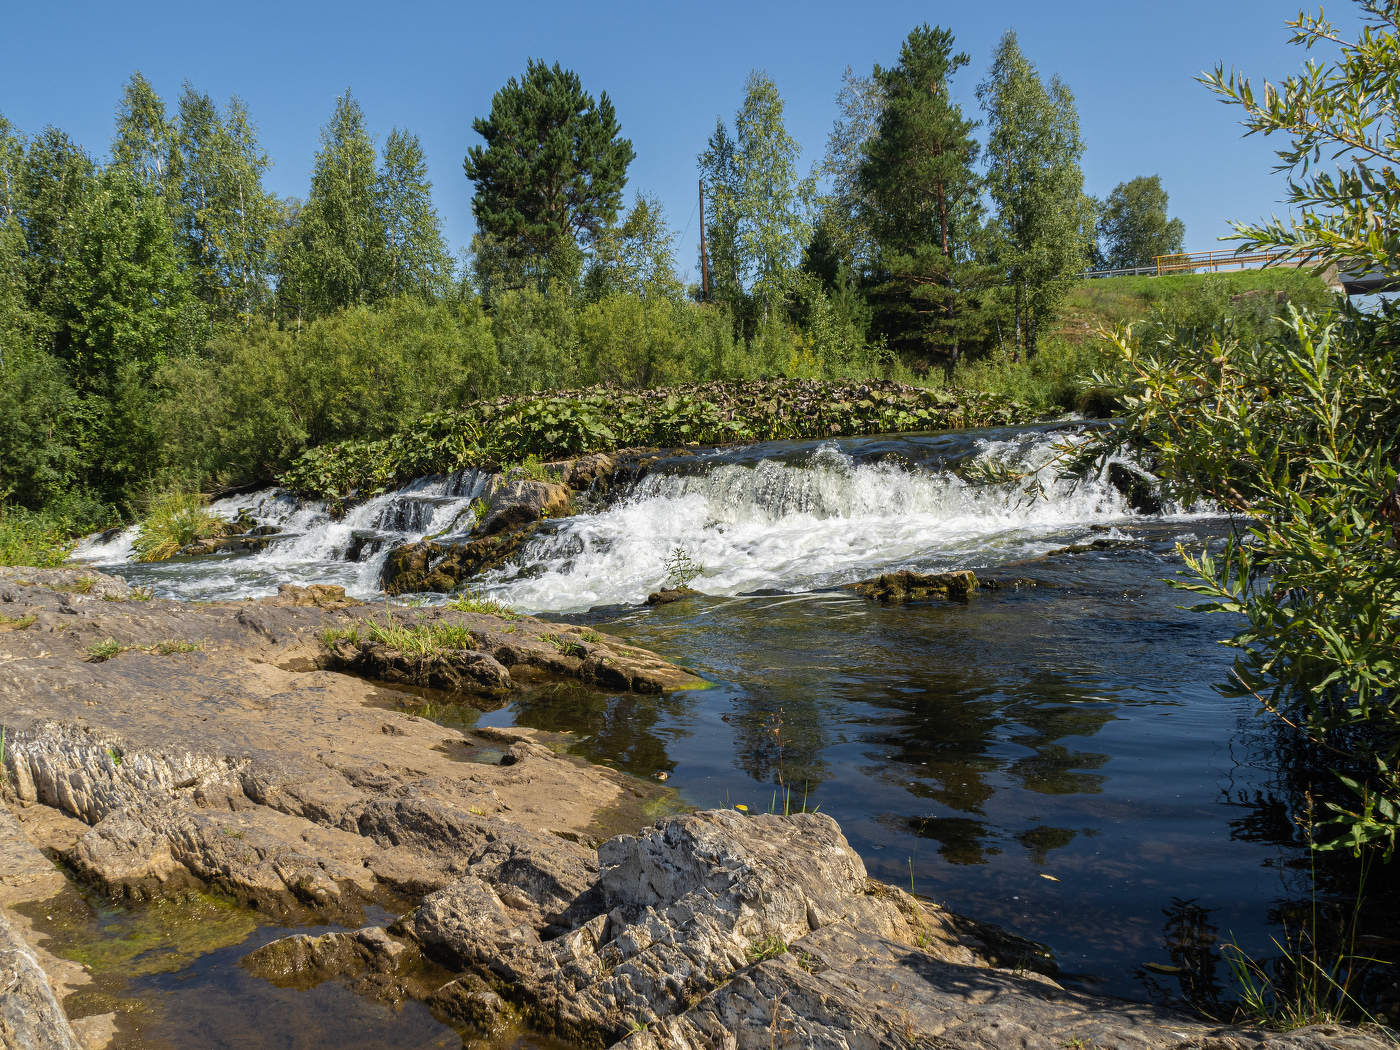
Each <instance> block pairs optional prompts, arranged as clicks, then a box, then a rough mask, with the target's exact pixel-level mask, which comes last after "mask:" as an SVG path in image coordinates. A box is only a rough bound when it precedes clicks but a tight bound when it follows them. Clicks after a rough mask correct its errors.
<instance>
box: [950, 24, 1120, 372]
mask: <svg viewBox="0 0 1400 1050" xmlns="http://www.w3.org/2000/svg"><path fill="white" fill-rule="evenodd" d="M977 97H978V98H979V99H980V100H981V102H982V106H983V108H984V109H985V110H986V113H987V146H986V150H985V153H984V159H985V161H986V164H987V189H988V192H989V193H990V196H991V198H992V200H993V202H994V203H995V204H996V206H997V215H996V219H995V223H994V227H993V229H994V232H995V235H996V240H995V242H994V244H993V245H992V246H991V248H990V255H991V259H990V262H991V264H992V265H994V266H996V267H997V269H998V271H999V272H1000V274H1001V279H1002V282H1003V283H1004V284H1005V285H1007V287H1008V291H1009V296H1010V300H1011V305H1012V310H1013V326H1014V327H1013V333H1012V334H1013V347H1014V350H1015V351H1016V352H1020V351H1022V350H1024V351H1025V352H1026V353H1027V354H1034V353H1035V349H1036V340H1037V338H1038V336H1039V335H1040V333H1041V332H1042V331H1043V330H1044V329H1045V328H1046V326H1047V325H1048V324H1049V322H1050V320H1051V319H1052V318H1053V317H1054V315H1055V312H1056V309H1057V308H1058V306H1059V304H1060V301H1061V300H1062V299H1063V298H1064V296H1065V293H1066V292H1067V291H1068V290H1069V287H1070V285H1071V284H1072V282H1073V277H1074V275H1075V274H1076V273H1079V272H1080V271H1081V270H1082V269H1083V264H1084V261H1085V258H1086V256H1087V253H1088V247H1089V242H1090V241H1091V240H1092V233H1091V231H1090V226H1091V224H1092V218H1093V207H1092V202H1090V200H1089V199H1088V198H1087V197H1086V196H1085V195H1084V174H1083V172H1082V171H1080V168H1079V158H1080V157H1081V156H1082V155H1083V153H1084V143H1083V141H1082V140H1081V139H1080V137H1079V117H1078V114H1077V113H1076V111H1075V108H1074V96H1073V95H1071V94H1070V90H1069V88H1068V87H1067V86H1066V85H1065V84H1064V82H1063V81H1061V80H1060V78H1059V77H1052V78H1051V80H1050V85H1049V88H1048V89H1047V88H1046V86H1045V85H1044V84H1043V83H1041V80H1040V76H1039V75H1038V74H1037V73H1036V70H1035V67H1034V66H1033V65H1032V64H1031V63H1030V61H1029V60H1028V59H1027V58H1026V56H1025V54H1024V53H1022V51H1021V48H1020V45H1019V44H1018V43H1017V40H1016V34H1015V33H1014V32H1012V31H1008V32H1007V33H1006V35H1005V36H1003V37H1002V39H1001V43H1000V45H998V47H997V53H996V56H995V58H994V60H993V62H992V69H991V72H990V74H989V75H988V77H987V79H986V81H984V82H983V84H982V86H981V87H979V88H978V89H977Z"/></svg>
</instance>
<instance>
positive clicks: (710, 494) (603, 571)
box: [479, 435, 1185, 612]
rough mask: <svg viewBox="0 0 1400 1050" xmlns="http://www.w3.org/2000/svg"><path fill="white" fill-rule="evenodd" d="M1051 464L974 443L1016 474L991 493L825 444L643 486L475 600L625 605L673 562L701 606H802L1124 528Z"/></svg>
mask: <svg viewBox="0 0 1400 1050" xmlns="http://www.w3.org/2000/svg"><path fill="white" fill-rule="evenodd" d="M1058 454H1059V453H1058V448H1057V444H1056V442H1055V441H1052V440H1051V439H1049V438H1046V437H1044V436H1040V435H1037V436H1031V437H1026V438H1022V439H1018V440H1011V441H983V442H980V443H979V448H978V450H977V452H976V453H975V455H974V456H973V457H972V458H973V459H976V460H980V461H982V462H984V463H994V464H998V465H1000V466H1002V467H1010V468H1013V469H1014V470H1015V472H1016V473H1018V474H1020V475H1021V476H1020V479H1019V480H1018V481H1015V482H1009V483H1006V484H997V485H984V484H971V483H969V482H967V481H964V480H963V479H962V478H961V477H959V476H958V475H957V474H955V473H953V472H952V471H947V470H940V471H925V470H918V469H911V468H908V467H906V466H902V465H896V464H891V463H857V462H856V461H855V460H854V459H853V458H852V457H851V456H849V455H847V454H846V453H844V452H842V451H840V450H839V449H838V448H837V447H836V446H834V445H828V446H823V447H821V448H819V449H817V450H816V451H814V452H813V453H812V454H811V455H810V457H809V458H808V459H807V460H806V461H805V462H799V463H791V462H779V461H776V460H764V461H760V462H759V463H758V464H757V465H755V466H740V465H736V464H727V465H723V466H718V467H716V468H714V469H712V470H710V471H708V472H706V473H704V474H698V475H686V476H676V475H653V476H651V477H647V478H645V479H643V481H642V482H641V483H640V484H639V485H637V486H636V488H635V489H634V491H633V492H632V493H631V494H630V495H629V496H628V497H627V498H625V499H624V500H622V501H621V502H619V503H618V504H616V505H614V506H612V507H610V508H609V509H607V510H605V511H603V512H601V513H597V514H587V515H580V516H577V517H574V518H570V519H567V520H565V521H563V522H561V523H560V524H559V526H558V528H557V529H556V530H555V531H554V532H553V533H552V534H550V535H547V536H543V537H541V538H539V539H537V540H535V541H533V542H532V543H530V544H529V545H528V546H527V547H526V548H525V550H524V551H523V552H522V553H521V556H520V558H519V560H518V563H517V564H515V565H512V566H508V567H507V568H505V569H503V570H499V571H497V572H494V573H492V574H489V575H488V576H487V577H486V579H485V580H484V581H483V585H482V586H481V587H480V588H479V589H480V590H482V591H483V592H484V593H486V594H489V595H491V596H493V597H498V598H500V599H501V600H503V601H505V602H507V603H510V604H512V605H515V606H516V607H518V608H521V609H528V610H531V611H545V610H549V611H556V612H564V611H581V610H585V609H589V608H592V607H595V606H600V605H615V604H635V603H638V602H641V601H643V600H644V599H645V598H646V595H647V594H648V593H649V592H650V591H653V590H655V589H657V587H658V586H660V585H661V584H662V583H663V581H665V580H666V577H667V575H668V570H667V563H668V560H669V559H670V558H671V557H672V556H673V554H674V552H676V551H677V550H681V551H684V552H685V554H686V555H687V556H688V557H689V559H690V560H691V561H693V562H694V563H696V564H698V565H699V566H701V567H702V568H703V570H704V571H703V574H702V575H701V576H700V577H698V578H697V579H696V580H694V581H693V582H692V583H691V586H692V587H694V588H696V589H697V590H701V591H704V592H705V593H708V594H722V595H735V594H746V593H753V592H755V591H762V590H777V591H786V592H800V591H810V590H815V589H819V588H823V587H832V586H838V585H840V584H844V583H850V582H853V581H855V580H858V579H861V578H863V577H866V576H871V575H875V574H877V573H879V572H883V571H890V570H893V569H897V568H913V569H920V570H925V571H931V570H939V569H949V568H955V567H956V568H966V567H971V568H977V567H982V566H986V565H992V564H997V563H1001V562H1005V561H1008V560H1013V559H1015V558H1019V557H1027V556H1032V555H1035V554H1040V553H1044V552H1045V551H1047V550H1050V549H1052V548H1054V547H1056V546H1060V545H1062V544H1063V543H1064V542H1066V540H1067V539H1068V538H1072V537H1075V536H1077V535H1080V534H1082V533H1083V532H1085V531H1087V530H1088V528H1089V527H1090V526H1094V525H1100V526H1102V525H1105V524H1108V525H1112V524H1113V523H1126V522H1128V521H1129V520H1131V519H1132V518H1133V517H1135V516H1136V515H1135V514H1134V512H1133V511H1132V510H1131V509H1130V508H1129V507H1128V505H1127V503H1126V502H1125V500H1124V498H1123V496H1122V495H1121V494H1120V493H1119V492H1118V491H1117V490H1116V489H1115V488H1113V486H1111V485H1110V484H1108V482H1107V480H1106V478H1105V477H1104V476H1102V475H1091V476H1088V477H1084V478H1079V479H1063V478H1059V477H1057V476H1056V472H1055V469H1054V465H1055V463H1056V460H1057V457H1058ZM1169 513H1171V514H1173V515H1175V516H1180V515H1182V514H1183V513H1185V512H1184V511H1183V510H1182V508H1170V509H1169Z"/></svg>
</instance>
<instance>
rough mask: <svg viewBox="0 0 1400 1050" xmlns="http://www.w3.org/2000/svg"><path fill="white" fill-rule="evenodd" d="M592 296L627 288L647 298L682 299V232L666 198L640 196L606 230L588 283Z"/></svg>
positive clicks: (634, 293)
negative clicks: (672, 222) (674, 225)
mask: <svg viewBox="0 0 1400 1050" xmlns="http://www.w3.org/2000/svg"><path fill="white" fill-rule="evenodd" d="M584 285H585V288H586V290H587V292H588V294H589V296H590V297H591V298H593V299H601V298H602V297H604V296H605V295H610V294H614V293H617V292H622V293H625V294H628V295H635V296H638V297H640V298H643V299H652V298H662V299H678V298H680V296H681V293H682V289H681V282H680V281H679V280H678V279H677V277H676V233H675V231H674V230H672V229H671V228H670V226H668V225H667V223H666V215H665V212H664V211H662V208H661V201H660V200H658V199H657V198H656V197H646V196H643V195H641V194H638V195H637V198H636V200H635V201H634V202H633V204H632V208H631V210H630V211H628V213H627V216H626V218H624V219H623V220H622V223H621V224H620V225H618V226H615V227H610V228H608V229H607V230H604V231H603V234H602V236H600V237H599V238H598V244H597V247H596V250H595V251H594V255H593V261H592V264H591V265H590V266H589V269H588V275H587V278H586V280H585V282H584Z"/></svg>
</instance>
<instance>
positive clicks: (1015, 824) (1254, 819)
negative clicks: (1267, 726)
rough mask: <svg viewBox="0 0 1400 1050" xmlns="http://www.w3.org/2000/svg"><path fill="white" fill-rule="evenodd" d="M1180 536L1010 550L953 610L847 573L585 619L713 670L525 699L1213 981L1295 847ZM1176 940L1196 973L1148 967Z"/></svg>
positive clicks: (572, 725)
mask: <svg viewBox="0 0 1400 1050" xmlns="http://www.w3.org/2000/svg"><path fill="white" fill-rule="evenodd" d="M1172 538H1173V537H1172V536H1171V535H1164V534H1158V535H1155V536H1153V537H1152V538H1151V541H1150V542H1144V543H1143V544H1142V545H1141V546H1139V547H1135V548H1130V549H1117V550H1111V551H1089V552H1085V553H1082V554H1077V555H1073V556H1068V557H1062V558H1056V559H1049V560H1045V561H1041V562H1037V563H1033V564H1023V565H1020V566H1018V567H1017V568H1016V569H1015V572H1016V574H1017V575H1018V576H1022V577H1025V578H1028V579H1029V581H1030V584H1029V585H1027V586H1023V587H1020V588H1018V589H1005V590H1001V591H995V592H985V593H981V594H979V595H977V596H976V597H975V598H974V599H973V600H972V601H971V602H969V603H967V604H965V605H957V604H940V603H930V604H926V605H917V606H908V607H885V606H880V605H878V604H874V603H868V602H866V601H865V600H863V599H858V598H855V597H853V596H851V595H849V594H847V593H844V592H839V591H838V592H824V593H817V594H812V595H806V596H792V595H789V596H783V597H781V598H776V599H775V598H774V597H753V598H748V599H744V598H714V599H711V598H698V599H693V600H690V601H686V602H680V603H676V604H674V605H670V606H662V607H658V608H647V609H640V610H633V611H628V612H625V613H623V614H622V615H620V616H619V615H617V614H616V613H614V614H612V615H611V616H596V617H591V618H584V619H588V620H589V622H593V623H600V624H602V625H603V626H604V627H605V629H607V630H609V631H613V632H615V633H618V634H620V635H623V636H624V637H626V638H628V639H629V640H630V641H633V642H635V643H637V644H639V645H644V646H647V647H649V648H652V649H656V650H658V651H660V652H662V653H664V654H666V655H668V656H671V657H673V658H677V659H679V660H681V661H682V662H684V663H686V664H687V665H688V666H690V667H692V668H694V669H697V670H699V671H701V672H703V673H704V674H705V675H706V676H707V677H710V678H711V679H712V680H713V681H714V682H715V686H714V687H713V688H711V689H709V690H706V691H703V692H697V693H691V694H679V695H676V696H671V697H652V698H635V697H634V698H621V697H601V698H597V697H595V698H592V699H588V698H583V697H579V698H577V699H574V698H571V699H570V701H569V703H567V704H564V705H550V704H548V703H539V704H533V703H526V704H522V705H520V706H519V708H518V709H517V710H516V712H515V714H516V717H517V718H518V719H519V720H520V721H522V722H526V723H529V724H534V725H540V726H542V727H544V728H549V729H556V730H559V729H573V730H575V731H576V732H578V733H579V734H581V736H582V737H583V741H582V743H581V745H580V750H581V752H582V753H584V754H586V755H588V756H589V757H593V758H599V757H609V758H612V759H613V760H614V761H616V762H617V763H618V764H619V765H621V766H623V767H624V768H629V769H633V770H634V771H638V772H651V771H653V770H657V769H660V770H666V771H668V772H669V773H671V777H670V780H669V784H670V785H671V786H674V787H677V788H678V789H679V790H680V791H681V792H682V794H683V795H684V796H685V797H686V798H687V799H689V800H690V801H691V802H692V803H694V804H696V805H732V804H733V803H736V802H743V803H745V804H747V805H748V806H749V807H750V809H758V810H763V809H767V808H768V807H770V806H777V807H778V808H781V807H782V805H783V796H782V794H781V793H780V792H778V788H779V786H780V785H782V786H785V787H787V788H790V789H792V792H793V796H792V804H793V805H799V804H800V803H801V800H802V798H803V795H804V793H805V796H806V803H807V804H808V805H809V806H812V807H816V806H819V807H820V809H821V811H822V812H825V813H829V814H831V815H832V816H834V817H836V818H837V819H838V820H839V821H841V823H842V826H843V828H844V829H845V831H846V833H847V836H848V838H849V839H850V840H851V842H852V844H853V845H855V847H856V848H857V849H858V850H859V851H860V852H861V855H862V856H863V857H864V859H865V861H866V864H867V867H868V868H869V870H870V871H871V874H872V875H875V876H876V877H878V878H883V879H885V880H887V881H891V882H897V883H899V884H901V885H909V884H910V883H911V882H912V883H913V884H914V885H915V886H916V888H917V889H918V890H919V892H923V893H928V894H930V895H932V896H934V897H936V898H937V899H939V900H940V901H943V902H945V903H947V904H948V905H949V906H950V907H953V908H955V909H958V910H962V911H964V912H967V913H969V914H972V915H974V916H977V917H980V918H983V919H987V920H991V921H995V922H1000V923H1002V924H1004V925H1006V926H1008V927H1010V928H1012V929H1015V930H1016V931H1017V932H1020V933H1023V934H1026V935H1028V936H1031V937H1035V938H1037V939H1040V940H1043V941H1046V942H1047V943H1049V944H1050V945H1051V946H1052V947H1053V948H1054V949H1055V950H1056V952H1057V954H1058V956H1059V959H1060V962H1061V965H1062V967H1063V968H1064V969H1065V970H1066V971H1068V972H1069V973H1071V974H1072V975H1075V977H1074V978H1073V979H1077V980H1078V981H1079V982H1080V983H1081V984H1086V985H1090V986H1092V987H1094V988H1095V989H1097V990H1101V991H1107V992H1114V993H1119V994H1126V995H1132V996H1143V995H1147V994H1152V993H1153V992H1154V991H1155V992H1159V993H1161V994H1168V993H1170V994H1171V995H1174V996H1176V997H1177V998H1180V997H1182V996H1184V995H1186V996H1194V997H1197V998H1200V999H1202V1000H1204V998H1206V997H1208V995H1209V993H1210V991H1211V989H1212V988H1213V987H1214V984H1213V982H1215V983H1218V982H1219V980H1220V976H1219V974H1218V973H1216V974H1214V975H1212V974H1211V973H1210V972H1209V966H1207V965H1206V964H1207V962H1208V960H1207V959H1206V955H1205V954H1202V953H1209V952H1210V951H1211V950H1214V949H1212V947H1211V946H1212V945H1214V944H1215V940H1213V939H1212V938H1214V937H1215V936H1216V934H1214V933H1212V930H1217V929H1228V930H1230V931H1232V932H1233V933H1235V934H1236V935H1237V936H1238V937H1240V938H1241V940H1242V943H1246V944H1247V945H1248V946H1250V947H1252V948H1255V949H1262V948H1263V947H1264V946H1267V944H1268V942H1269V936H1270V935H1271V933H1272V932H1274V931H1276V929H1277V926H1276V923H1277V920H1278V914H1277V911H1276V910H1275V908H1274V902H1275V901H1277V900H1278V899H1279V897H1280V895H1281V893H1282V888H1281V887H1280V885H1279V883H1278V871H1279V865H1280V863H1281V862H1282V863H1288V862H1291V861H1293V860H1294V859H1295V858H1296V857H1297V856H1298V855H1299V853H1300V851H1299V849H1298V845H1297V843H1296V842H1294V841H1293V840H1292V838H1291V836H1290V835H1289V834H1287V828H1286V827H1279V826H1277V824H1276V823H1273V824H1271V823H1270V821H1276V820H1277V816H1276V815H1275V816H1274V817H1272V818H1269V819H1268V820H1266V819H1265V818H1264V816H1263V809H1267V808H1268V807H1263V809H1261V807H1259V806H1255V805H1252V804H1248V805H1247V804H1245V803H1244V802H1243V801H1242V799H1243V798H1244V797H1245V795H1247V797H1248V798H1249V799H1250V800H1251V803H1252V802H1253V801H1257V800H1260V799H1266V798H1268V797H1269V792H1270V791H1271V790H1273V786H1272V785H1271V784H1270V783H1269V781H1268V776H1267V775H1266V774H1265V772H1264V771H1263V770H1262V769H1261V768H1259V767H1258V766H1257V765H1255V764H1251V763H1250V762H1242V761H1240V758H1239V756H1237V755H1235V754H1232V752H1231V750H1230V742H1231V740H1232V739H1233V738H1234V737H1235V736H1236V735H1237V733H1238V731H1239V727H1240V724H1241V722H1242V721H1247V720H1248V719H1249V718H1250V717H1251V712H1250V710H1249V708H1248V706H1247V705H1242V704H1240V703H1239V702H1233V701H1226V700H1223V699H1222V698H1221V697H1220V696H1219V695H1218V694H1217V693H1216V692H1215V691H1214V690H1213V689H1212V688H1211V685H1210V683H1211V682H1212V681H1214V680H1216V679H1218V678H1219V677H1220V676H1221V675H1223V673H1224V670H1225V668H1226V667H1227V665H1228V660H1229V653H1228V651H1227V650H1225V649H1224V648H1222V647H1220V646H1219V645H1218V644H1217V642H1216V639H1217V638H1218V637H1219V636H1220V635H1221V634H1223V633H1227V630H1228V626H1227V625H1224V624H1222V622H1221V621H1219V620H1212V619H1210V618H1208V617H1202V616H1199V615H1197V614H1193V613H1190V612H1187V611H1184V610H1182V609H1180V608H1179V607H1178V606H1179V603H1180V598H1179V596H1178V595H1177V593H1176V592H1174V591H1172V590H1170V589H1169V588H1168V587H1166V586H1165V585H1164V584H1163V583H1162V582H1161V579H1162V577H1164V576H1167V575H1170V574H1171V573H1172V572H1173V571H1175V563H1174V562H1173V561H1172V560H1171V555H1170V548H1171V542H1172ZM1222 785H1228V788H1229V790H1230V791H1231V792H1233V793H1234V795H1235V797H1232V798H1226V797H1225V794H1224V791H1223V788H1222ZM1242 792H1243V793H1245V795H1241V794H1240V793H1242ZM1242 807H1243V808H1242ZM1254 825H1257V827H1256V828H1255V831H1257V837H1255V835H1254V834H1253V833H1250V832H1248V831H1247V830H1246V829H1247V828H1248V827H1250V826H1254ZM1280 832H1284V834H1280ZM1183 902H1185V903H1183ZM1188 905H1189V907H1188ZM1192 909H1199V910H1192ZM1164 911H1166V912H1170V913H1171V915H1172V916H1173V918H1172V919H1171V920H1170V922H1169V923H1168V925H1167V927H1166V928H1164V926H1163V921H1162V916H1163V913H1164ZM1173 953H1176V956H1182V958H1184V959H1186V958H1187V957H1188V956H1191V958H1192V959H1195V961H1194V962H1191V966H1190V967H1188V966H1187V965H1186V963H1185V962H1171V963H1169V965H1171V966H1175V967H1180V968H1181V969H1182V971H1183V972H1185V971H1187V970H1192V972H1193V973H1196V972H1199V973H1200V974H1201V976H1200V977H1199V978H1197V977H1192V978H1190V979H1189V980H1188V981H1186V982H1185V983H1183V981H1181V980H1178V979H1176V978H1172V979H1169V980H1165V981H1164V980H1163V979H1162V978H1163V975H1162V974H1160V973H1157V974H1154V973H1152V972H1151V971H1145V970H1143V967H1144V965H1145V964H1146V963H1148V962H1153V961H1155V962H1158V963H1162V962H1163V960H1172V959H1174V958H1175V957H1176V956H1174V955H1173ZM1192 953H1195V956H1199V958H1195V956H1192ZM1187 961H1191V959H1187ZM1192 967H1194V969H1192Z"/></svg>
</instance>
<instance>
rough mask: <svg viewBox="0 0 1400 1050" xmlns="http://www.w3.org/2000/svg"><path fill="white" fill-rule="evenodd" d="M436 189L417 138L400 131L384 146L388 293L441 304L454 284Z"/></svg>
mask: <svg viewBox="0 0 1400 1050" xmlns="http://www.w3.org/2000/svg"><path fill="white" fill-rule="evenodd" d="M432 192H433V184H432V182H431V181H429V179H428V165H427V162H426V161H425V160H424V158H423V147H422V146H421V145H420V144H419V142H418V136H417V135H412V134H409V133H408V132H406V131H400V130H399V129H397V128H395V129H394V130H393V131H392V132H390V133H389V139H388V141H387V142H385V144H384V161H383V164H382V165H381V167H380V171H379V182H378V184H377V187H376V196H377V198H378V206H379V215H380V220H381V222H383V224H384V237H385V257H386V273H385V292H386V293H387V294H388V295H393V296H399V295H416V296H418V297H419V298H421V299H428V300H432V299H438V298H441V297H442V296H444V295H446V294H447V289H448V286H449V285H450V283H451V281H452V256H451V255H449V254H448V252H447V246H446V244H444V243H443V239H442V223H441V221H440V220H439V219H438V214H437V210H436V209H435V208H434V207H433V197H432Z"/></svg>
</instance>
